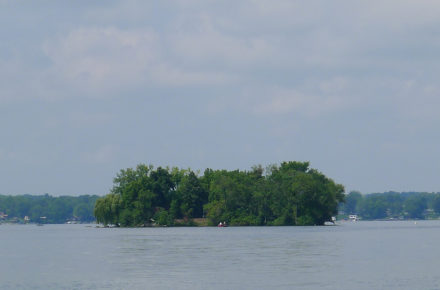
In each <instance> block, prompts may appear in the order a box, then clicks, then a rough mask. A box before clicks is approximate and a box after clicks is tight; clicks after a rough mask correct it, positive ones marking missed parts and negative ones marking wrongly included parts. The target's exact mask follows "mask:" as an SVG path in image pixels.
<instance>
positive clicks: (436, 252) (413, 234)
mask: <svg viewBox="0 0 440 290" xmlns="http://www.w3.org/2000/svg"><path fill="white" fill-rule="evenodd" d="M439 241H440V221H418V222H417V223H416V224H415V223H414V222H413V221H393V222H355V223H350V222H345V223H341V224H340V225H338V226H325V227H228V228H208V227H206V228H132V229H116V228H95V227H94V226H90V225H89V226H86V225H45V226H42V227H40V226H36V225H0V289H440V269H439V266H440V247H439Z"/></svg>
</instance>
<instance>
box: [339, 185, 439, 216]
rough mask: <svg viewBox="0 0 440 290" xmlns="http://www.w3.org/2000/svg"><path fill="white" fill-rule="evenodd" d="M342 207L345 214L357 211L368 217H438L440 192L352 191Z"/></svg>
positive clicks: (341, 211) (360, 214)
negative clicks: (368, 192)
mask: <svg viewBox="0 0 440 290" xmlns="http://www.w3.org/2000/svg"><path fill="white" fill-rule="evenodd" d="M339 210H340V214H341V216H342V217H344V216H345V217H346V216H347V215H350V214H356V215H358V216H359V217H360V218H361V219H364V220H383V219H385V220H392V219H437V218H439V217H440V193H438V192H437V193H428V192H402V193H400V192H394V191H389V192H384V193H371V194H365V195H363V194H361V193H360V192H359V191H352V192H350V193H349V194H347V195H346V198H345V203H344V204H341V205H340V207H339Z"/></svg>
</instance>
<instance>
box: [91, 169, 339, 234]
mask: <svg viewBox="0 0 440 290" xmlns="http://www.w3.org/2000/svg"><path fill="white" fill-rule="evenodd" d="M309 166H310V164H309V162H297V161H290V162H282V163H281V164H280V165H270V166H267V167H266V168H263V167H262V166H254V167H252V169H251V170H247V171H241V170H232V171H228V170H213V169H209V168H208V169H206V170H204V172H203V174H202V175H200V174H197V173H196V172H194V171H193V170H191V169H179V168H177V167H173V168H168V167H167V168H162V167H158V168H155V167H154V166H152V165H145V164H139V165H138V166H137V167H136V168H128V169H123V170H121V171H120V172H119V173H118V174H117V176H116V177H115V178H114V185H113V188H112V190H111V192H110V193H109V194H108V195H106V196H104V197H102V198H99V199H98V200H97V201H96V205H95V209H94V214H95V217H96V220H97V222H99V223H102V224H104V225H108V224H111V225H115V226H124V227H127V226H150V225H167V226H172V225H182V224H184V225H191V224H193V222H194V219H196V218H206V219H207V220H208V222H209V224H210V225H216V224H218V223H219V222H223V221H226V222H227V223H228V224H230V225H322V224H324V222H326V221H331V218H332V216H334V215H335V214H336V213H337V210H338V205H339V204H340V203H341V202H343V201H344V187H343V186H342V185H340V184H337V183H335V182H334V181H333V180H332V179H330V178H328V177H326V176H325V175H324V174H322V173H321V172H319V171H318V170H316V169H311V168H309Z"/></svg>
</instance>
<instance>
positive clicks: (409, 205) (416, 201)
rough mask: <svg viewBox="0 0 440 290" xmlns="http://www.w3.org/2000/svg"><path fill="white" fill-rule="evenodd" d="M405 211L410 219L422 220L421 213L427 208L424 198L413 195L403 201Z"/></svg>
mask: <svg viewBox="0 0 440 290" xmlns="http://www.w3.org/2000/svg"><path fill="white" fill-rule="evenodd" d="M404 208H405V211H406V212H407V213H408V216H409V217H410V218H417V219H422V218H423V212H424V211H425V209H426V208H427V204H426V198H425V197H423V196H420V195H414V196H411V197H409V198H408V199H407V200H405V203H404Z"/></svg>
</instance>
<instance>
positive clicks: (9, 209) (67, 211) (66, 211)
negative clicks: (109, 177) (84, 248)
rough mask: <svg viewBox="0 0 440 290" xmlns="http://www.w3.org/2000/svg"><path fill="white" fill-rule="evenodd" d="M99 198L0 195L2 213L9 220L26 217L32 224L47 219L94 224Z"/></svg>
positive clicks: (49, 220)
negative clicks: (96, 204) (95, 209)
mask: <svg viewBox="0 0 440 290" xmlns="http://www.w3.org/2000/svg"><path fill="white" fill-rule="evenodd" d="M97 199H98V196H96V195H94V196H90V195H81V196H77V197H74V196H60V197H53V196H50V195H48V194H46V195H16V196H5V195H0V212H2V213H4V214H7V215H8V218H9V219H12V218H17V219H19V220H21V219H23V218H24V217H25V216H28V217H29V218H30V221H31V222H36V223H39V222H41V219H40V218H41V217H46V219H45V222H46V223H65V222H66V221H68V220H76V221H78V222H93V221H95V217H94V213H93V210H94V206H95V202H96V200H97Z"/></svg>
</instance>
